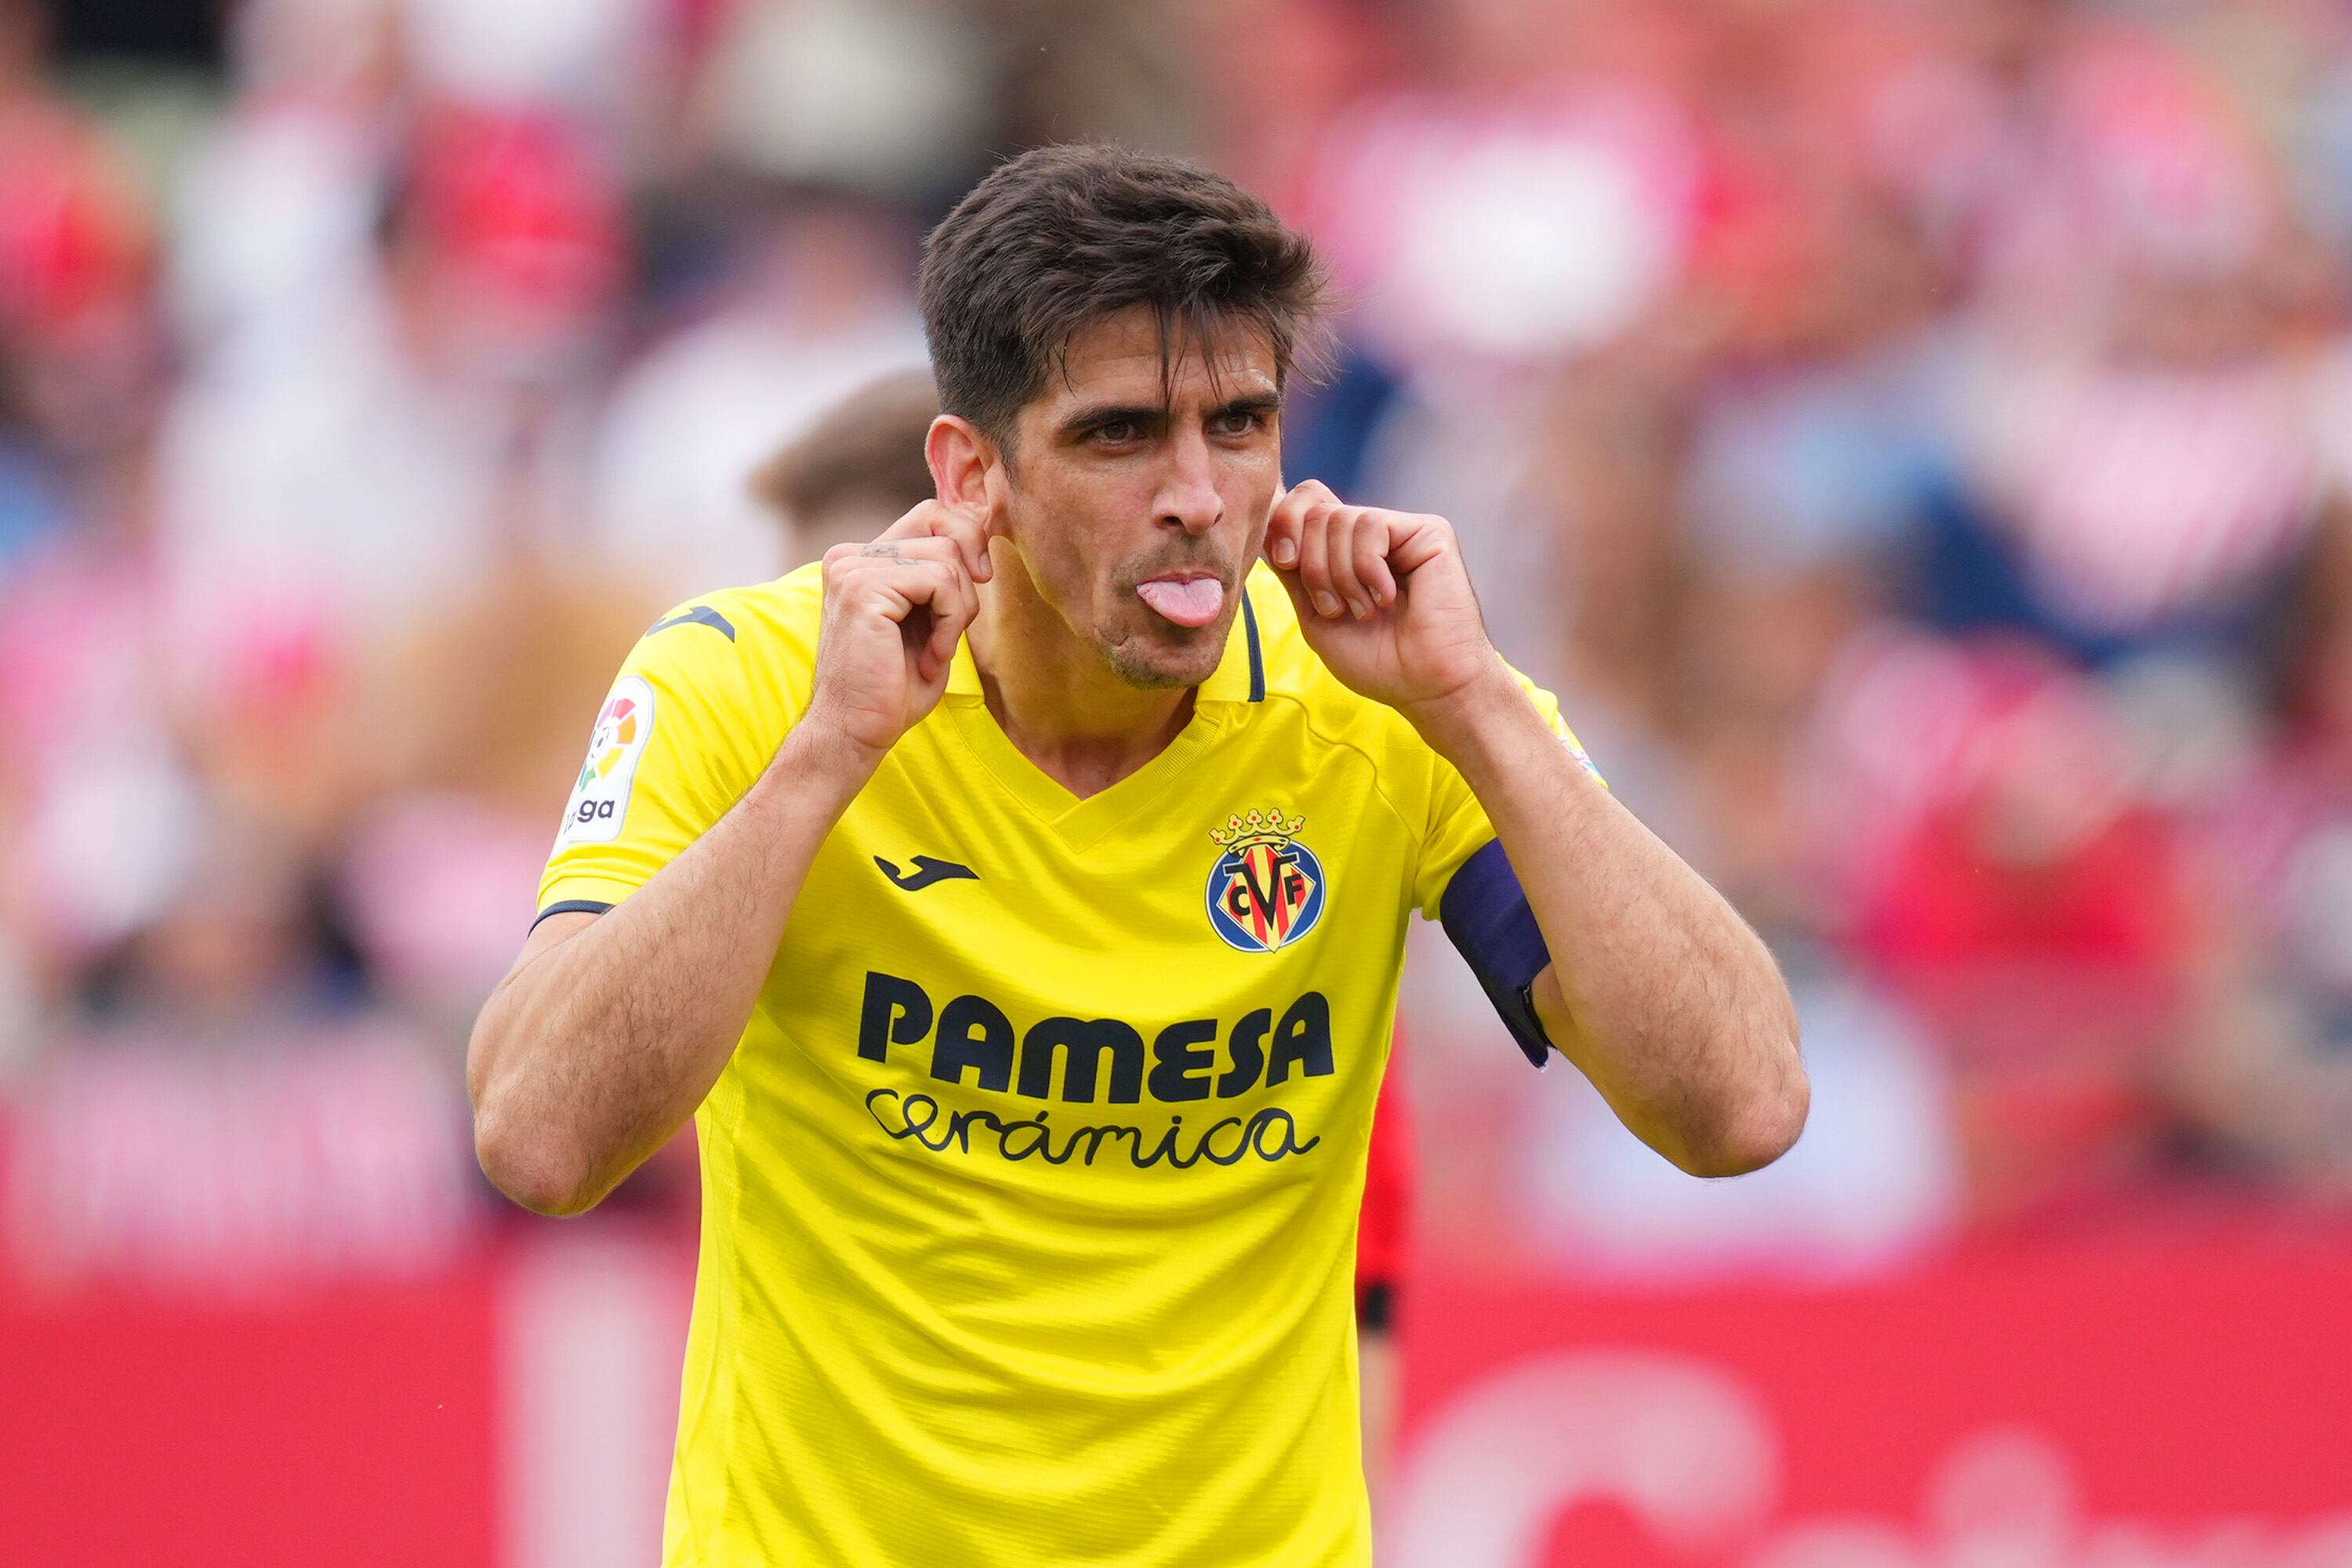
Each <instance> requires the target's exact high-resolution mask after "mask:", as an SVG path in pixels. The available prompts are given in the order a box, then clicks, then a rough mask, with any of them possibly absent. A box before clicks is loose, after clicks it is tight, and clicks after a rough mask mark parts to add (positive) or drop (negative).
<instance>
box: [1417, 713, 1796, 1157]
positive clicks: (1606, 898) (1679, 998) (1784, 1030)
mask: <svg viewBox="0 0 2352 1568" xmlns="http://www.w3.org/2000/svg"><path fill="white" fill-rule="evenodd" d="M1409 716H1411V717H1412V718H1413V721H1414V722H1415V723H1416V725H1418V726H1420V727H1421V729H1422V732H1423V735H1424V736H1425V737H1427V738H1428V739H1429V741H1430V742H1431V744H1432V745H1433V746H1434V747H1435V748H1436V749H1437V750H1438V751H1439V752H1440V753H1441V754H1443V755H1444V756H1445V757H1446V758H1447V759H1448V760H1449V761H1451V762H1453V763H1454V765H1455V766H1456V767H1457V768H1459V769H1460V770H1461V772H1462V773H1463V775H1464V777H1465V779H1466V780H1467V782H1468V783H1469V784H1470V787H1471V789H1472V791H1473V792H1474V793H1475V795H1477V797H1478V800H1479V804H1480V805H1482V806H1484V807H1485V808H1486V815H1487V816H1488V818H1489V819H1490V820H1491V821H1493V823H1494V824H1495V828H1496V833H1497V835H1498V836H1499V837H1501V839H1502V841H1503V847H1504V849H1505V851H1506V852H1507V853H1508V854H1509V856H1510V858H1511V864H1512V867H1513V868H1514V869H1515V870H1516V871H1517V874H1518V877H1519V880H1520V884H1521V885H1522V887H1524V888H1525V889H1526V891H1527V895H1528V904H1529V906H1530V908H1531V909H1532V910H1534V913H1535V917H1536V924H1537V925H1538V928H1539V929H1540V930H1541V931H1542V932H1543V936H1544V942H1545V945H1546V947H1547V948H1548V949H1549V952H1550V955H1551V965H1550V967H1549V969H1547V970H1546V971H1545V972H1544V973H1543V974H1542V975H1540V976H1539V977H1538V980H1537V982H1536V984H1535V985H1534V987H1533V992H1534V998H1535V1003H1536V1008H1537V1013H1538V1016H1539V1017H1540V1018H1541V1019H1542V1021H1543V1023H1544V1026H1545V1030H1546V1032H1547V1033H1548V1034H1549V1035H1550V1036H1551V1037H1552V1040H1553V1042H1554V1043H1555V1044H1557V1045H1558V1046H1559V1047H1560V1049H1561V1051H1562V1052H1563V1053H1564V1054H1566V1055H1567V1056H1568V1057H1569V1058H1570V1060H1572V1061H1574V1062H1575V1063H1576V1065H1577V1067H1578V1068H1580V1070H1582V1071H1583V1073H1584V1074H1585V1076H1586V1077H1588V1078H1589V1079H1591V1080H1592V1083H1593V1085H1594V1086H1595V1087H1596V1088H1597V1089H1600V1091H1601V1095H1602V1097H1603V1098H1604V1099H1606V1100H1608V1101H1609V1104H1610V1106H1611V1108H1612V1110H1615V1111H1616V1113H1617V1115H1618V1117H1619V1118H1620V1119H1621V1120H1622V1121H1624V1122H1625V1124H1626V1125H1627V1126H1628V1127H1630V1128H1631V1129H1633V1131H1634V1132H1635V1133H1636V1134H1638V1135H1639V1136H1640V1137H1641V1138H1642V1139H1643V1142H1647V1143H1649V1144H1650V1145H1651V1146H1652V1147H1653V1148H1654V1149H1656V1150H1657V1151H1658V1152H1661V1153H1663V1154H1664V1155H1665V1156H1666V1157H1667V1158H1668V1159H1670V1160H1672V1161H1674V1162H1675V1163H1676V1164H1677V1165H1680V1166H1682V1167H1683V1168H1684V1169H1685V1170H1687V1171H1691V1172H1693V1173H1697V1174H1706V1175H1727V1174H1734V1173H1738V1172H1740V1171H1745V1170H1751V1169H1753V1168H1755V1167H1756V1166H1758V1165H1761V1164H1764V1163H1769V1161H1770V1160H1772V1159H1774V1158H1776V1157H1777V1156H1778V1155H1779V1154H1780V1152H1782V1151H1783V1150H1785V1149H1786V1148H1787V1147H1788V1145H1789V1144H1790V1143H1791V1142H1794V1141H1795V1138H1796V1135H1797V1132H1798V1131H1799V1130H1800V1129H1801V1127H1802V1125H1803V1121H1804V1114H1805V1108H1806V1102H1807V1090H1806V1083H1805V1076H1804V1067H1803V1064H1802V1062H1801V1059H1800V1058H1799V1056H1798V1052H1797V1022H1796V1012H1795V1008H1794V1006H1793V1005H1792V1004H1791V1003H1790V998H1789V993H1788V988H1787V986H1786V985H1785V984H1783V983H1782V982H1781V979H1780V972H1779V969H1778V967H1777V966H1776V965H1775V964H1774V963H1773V961H1772V956H1771V954H1770V952H1768V951H1767V950H1766V948H1765V946H1764V944H1763V942H1762V941H1761V940H1759V938H1758V937H1757V935H1756V933H1755V932H1754V931H1751V930H1750V929H1749V928H1748V924H1747V922H1746V921H1743V920H1741V919H1740V918H1739V915H1738V912H1737V911H1736V910H1733V909H1732V908H1731V906H1730V905H1729V904H1728V903H1727V902H1726V901H1725V900H1724V899H1723V898H1722V896H1721V895H1720V894H1718V893H1717V892H1716V890H1715V889H1713V888H1711V887H1709V886H1708V885H1707V883H1706V879H1704V878H1702V877H1700V876H1699V875H1698V874H1697V873H1696V871H1693V870H1692V869H1691V868H1689V867H1688V866H1687V865H1685V864H1684V862H1683V861H1682V859H1681V858H1679V857H1677V856H1676V855H1675V853H1674V851H1673V850H1671V849H1669V848H1667V847H1666V846H1665V845H1664V844H1663V843H1661V842H1660V841H1659V840H1658V838H1657V837H1655V836H1654V835H1653V834H1652V833H1651V832H1650V831H1649V829H1648V828H1646V827H1644V826H1643V825H1642V823H1641V822H1640V821H1639V820H1638V819H1637V818H1636V817H1635V816H1633V813H1632V812H1630V811H1628V810H1627V809H1626V808H1625V807H1624V806H1623V805H1622V804H1620V803H1619V802H1618V801H1617V800H1616V799H1615V798H1614V797H1613V796H1612V795H1610V793H1609V792H1608V790H1606V789H1605V788H1603V787H1602V786H1601V784H1600V783H1599V781H1597V780H1595V779H1594V778H1592V777H1591V774H1589V773H1587V772H1586V771H1585V769H1584V768H1583V767H1582V766H1581V765H1580V763H1578V761H1577V760H1576V758H1575V757H1574V756H1573V755H1572V754H1571V753H1570V751H1569V750H1568V748H1567V747H1566V746H1564V745H1562V744H1561V743H1560V742H1559V738H1558V737H1557V736H1555V735H1554V734H1553V733H1552V732H1551V731H1550V730H1549V728H1548V727H1547V726H1546V725H1545V724H1544V722H1543V719H1542V716H1541V715H1540V714H1539V713H1538V712H1537V711H1536V710H1535V708H1534V706H1533V705H1532V704H1531V703H1529V702H1528V700H1527V697H1526V695H1525V693H1524V692H1523V691H1522V690H1521V689H1519V688H1518V686H1517V682H1516V681H1513V680H1511V679H1508V677H1507V674H1505V675H1504V676H1503V678H1502V679H1498V680H1497V681H1496V682H1493V683H1491V684H1488V685H1486V686H1482V687H1481V688H1480V689H1478V690H1477V691H1476V692H1475V693H1474V694H1472V695H1470V696H1468V697H1467V698H1465V700H1460V701H1457V702H1454V703H1449V704H1447V705H1445V706H1444V707H1443V708H1442V709H1434V710H1432V711H1429V712H1424V713H1421V714H1414V715H1409Z"/></svg>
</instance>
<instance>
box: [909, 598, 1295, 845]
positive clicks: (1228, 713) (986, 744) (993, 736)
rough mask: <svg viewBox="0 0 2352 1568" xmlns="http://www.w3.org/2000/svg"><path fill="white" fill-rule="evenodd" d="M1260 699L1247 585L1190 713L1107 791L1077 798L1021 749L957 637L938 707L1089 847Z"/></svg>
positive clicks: (1076, 841) (989, 766)
mask: <svg viewBox="0 0 2352 1568" xmlns="http://www.w3.org/2000/svg"><path fill="white" fill-rule="evenodd" d="M1264 700H1265V649H1264V647H1263V645H1262V644H1261V642H1260V640H1259V636H1258V625H1257V610H1256V608H1255V606H1254V605H1252V604H1251V603H1250V595H1249V592H1248V589H1247V587H1246V586H1244V590H1243V593H1242V613H1241V614H1240V615H1238V616H1234V626H1233V629H1232V631H1230V632H1229V633H1228V634H1227V635H1226V637H1225V651H1224V655H1223V658H1219V659H1218V660H1217V668H1215V669H1213V670H1212V671H1210V672H1209V678H1208V679H1206V680H1203V681H1202V682H1201V684H1200V685H1199V686H1197V687H1195V688H1194V689H1193V693H1192V717H1191V718H1190V719H1189V720H1187V721H1185V724H1184V727H1183V728H1182V729H1181V730H1180V731H1177V732H1176V734H1175V737H1174V738H1173V739H1171V741H1170V742H1168V744H1167V745H1165V746H1163V747H1161V748H1160V753H1159V754H1158V755H1157V756H1155V757H1153V758H1152V759H1151V760H1150V761H1149V762H1147V763H1144V764H1143V765H1142V766H1141V767H1139V768H1138V769H1136V770H1135V772H1133V773H1129V774H1128V775H1127V776H1126V777H1125V778H1123V779H1121V780H1119V781H1118V783H1117V784H1112V785H1111V786H1110V787H1109V788H1108V789H1105V790H1100V791H1097V793H1096V794H1094V795H1087V797H1085V798H1084V799H1080V798H1079V797H1078V796H1077V795H1073V794H1071V793H1070V791H1069V790H1068V788H1066V786H1065V785H1064V784H1062V783H1061V782H1060V781H1059V780H1057V779H1055V778H1054V777H1053V776H1052V775H1051V774H1049V773H1046V772H1045V770H1044V769H1042V768H1040V767H1039V766H1038V765H1037V764H1036V763H1033V762H1031V761H1030V760H1029V759H1028V757H1026V756H1025V755H1024V754H1023V753H1022V751H1021V748H1020V747H1018V746H1016V745H1014V744H1013V739H1012V737H1011V736H1009V735H1007V734H1006V733H1005V732H1004V730H1003V726H1001V725H1000V724H998V723H997V721H996V716H995V715H994V714H992V713H991V712H990V711H989V710H988V702H987V700H986V698H985V697H984V696H983V695H982V688H981V683H980V667H979V666H978V665H977V664H975V663H974V662H973V661H972V657H971V643H970V642H968V641H962V640H959V641H958V642H957V644H956V650H955V658H954V659H953V661H952V662H950V665H949V667H948V684H947V690H946V692H945V694H944V696H943V697H942V698H941V700H940V711H941V713H942V714H944V715H945V716H946V717H947V719H948V720H949V722H950V727H951V728H953V729H954V731H955V732H956V733H957V735H958V736H959V737H961V739H962V741H963V742H964V743H965V744H966V745H967V746H968V747H970V749H971V752H972V753H973V755H974V756H975V757H976V758H977V759H978V761H979V762H980V763H981V764H982V766H983V767H984V768H985V769H986V770H987V771H988V773H989V774H990V775H991V776H992V777H993V778H994V779H995V780H996V782H997V784H999V785H1000V786H1001V787H1003V790H1004V791H1005V792H1006V793H1007V794H1008V795H1012V796H1013V798H1014V799H1015V800H1018V801H1019V802H1020V803H1021V804H1022V805H1024V807H1026V808H1027V809H1028V811H1029V812H1030V814H1031V815H1032V816H1035V817H1036V818H1037V819H1038V820H1039V821H1040V822H1043V823H1044V824H1045V825H1046V826H1049V827H1051V828H1053V829H1054V831H1055V833H1056V834H1057V835H1059V836H1060V837H1061V838H1062V839H1063V841H1064V842H1065V843H1066V844H1068V845H1069V847H1071V848H1073V849H1086V848H1090V847H1093V846H1094V845H1095V844H1097V843H1098V842H1099V841H1100V840H1101V839H1102V838H1103V837H1104V836H1105V835H1107V834H1108V833H1109V832H1110V830H1111V829H1113V828H1115V827H1117V826H1118V825H1119V824H1120V823H1122V822H1125V821H1127V820H1128V819H1129V817H1132V816H1135V815H1136V814H1137V813H1138V812H1139V811H1141V810H1142V809H1143V808H1144V807H1145V806H1147V805H1150V804H1151V803H1152V802H1153V801H1155V800H1157V799H1159V798H1160V796H1161V795H1163V794H1165V793H1166V792H1167V790H1168V789H1169V787H1170V786H1171V784H1173V783H1174V782H1175V781H1176V779H1177V778H1178V777H1180V776H1181V774H1182V773H1183V772H1184V770H1185V769H1186V768H1188V767H1190V766H1191V765H1192V762H1193V761H1194V760H1195V759H1196V758H1197V757H1198V756H1199V755H1200V753H1201V751H1202V748H1203V747H1205V746H1206V745H1207V744H1208V743H1209V742H1211V741H1212V740H1213V739H1214V738H1215V737H1216V736H1217V734H1218V733H1219V732H1220V731H1223V729H1224V727H1225V726H1226V724H1227V723H1228V722H1230V721H1231V720H1232V718H1233V716H1234V709H1235V708H1236V707H1237V706H1240V705H1245V704H1248V703H1252V702H1263V701H1264Z"/></svg>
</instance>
